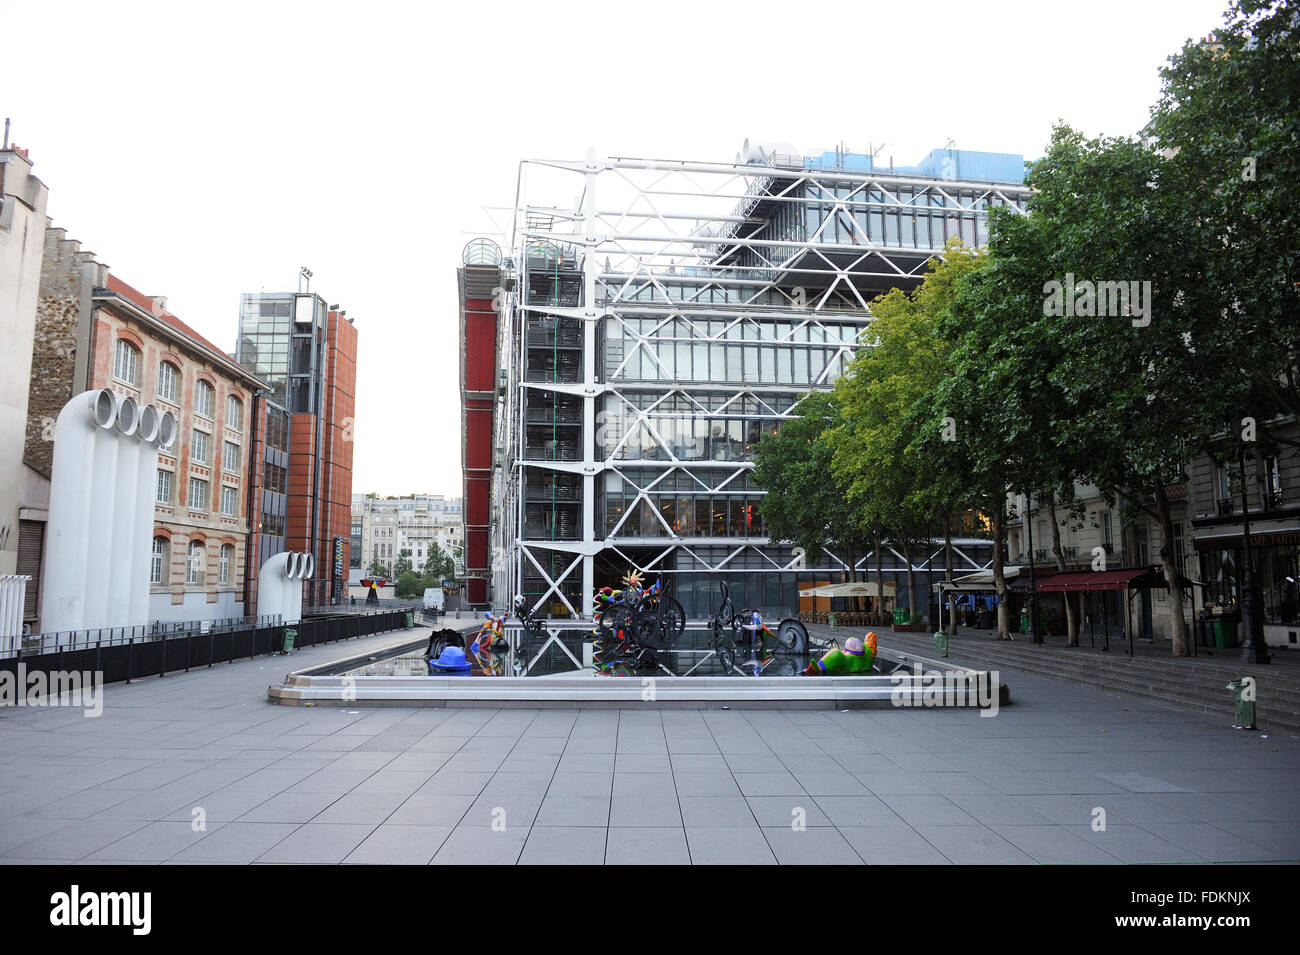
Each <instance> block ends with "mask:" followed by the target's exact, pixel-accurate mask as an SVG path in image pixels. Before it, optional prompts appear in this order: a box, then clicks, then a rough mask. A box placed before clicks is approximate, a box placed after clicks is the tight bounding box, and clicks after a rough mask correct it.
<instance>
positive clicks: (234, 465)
mask: <svg viewBox="0 0 1300 955" xmlns="http://www.w3.org/2000/svg"><path fill="white" fill-rule="evenodd" d="M239 461H240V454H239V445H237V444H235V443H234V442H233V441H227V442H225V444H224V446H223V447H222V449H221V466H222V467H223V468H225V469H226V470H227V471H235V472H238V471H239Z"/></svg>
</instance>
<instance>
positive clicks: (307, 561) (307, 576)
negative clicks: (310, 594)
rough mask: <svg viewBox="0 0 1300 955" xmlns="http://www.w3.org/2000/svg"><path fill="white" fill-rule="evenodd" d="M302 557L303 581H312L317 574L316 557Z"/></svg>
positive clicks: (304, 555)
mask: <svg viewBox="0 0 1300 955" xmlns="http://www.w3.org/2000/svg"><path fill="white" fill-rule="evenodd" d="M302 556H303V561H302V579H303V580H311V578H312V576H313V575H314V574H315V573H316V555H315V554H303V555H302Z"/></svg>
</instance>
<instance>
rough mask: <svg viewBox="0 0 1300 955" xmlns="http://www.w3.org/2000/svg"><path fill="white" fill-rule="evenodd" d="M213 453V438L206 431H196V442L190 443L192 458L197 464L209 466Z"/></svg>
mask: <svg viewBox="0 0 1300 955" xmlns="http://www.w3.org/2000/svg"><path fill="white" fill-rule="evenodd" d="M211 452H212V436H211V435H209V434H208V433H207V432H206V431H199V430H198V429H197V428H196V429H195V430H194V440H193V441H191V442H190V457H191V458H192V459H193V461H194V462H195V463H196V464H207V463H208V455H209V454H211Z"/></svg>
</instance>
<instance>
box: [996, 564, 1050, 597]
mask: <svg viewBox="0 0 1300 955" xmlns="http://www.w3.org/2000/svg"><path fill="white" fill-rule="evenodd" d="M1059 573H1060V572H1059V571H1058V570H1057V569H1056V568H1055V567H1038V568H1036V569H1035V570H1034V579H1035V580H1036V581H1037V588H1038V589H1039V590H1042V589H1043V583H1044V581H1046V580H1047V578H1049V577H1055V576H1057V575H1058V574H1059ZM1007 589H1008V590H1014V591H1015V592H1016V593H1020V594H1027V593H1029V592H1030V591H1031V590H1033V589H1034V588H1033V587H1031V586H1030V579H1029V571H1028V570H1026V569H1025V568H1023V567H1022V568H1021V569H1020V576H1018V577H1017V578H1016V579H1015V580H1013V581H1011V582H1010V583H1009V584H1007Z"/></svg>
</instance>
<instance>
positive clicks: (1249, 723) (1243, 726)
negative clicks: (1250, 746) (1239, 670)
mask: <svg viewBox="0 0 1300 955" xmlns="http://www.w3.org/2000/svg"><path fill="white" fill-rule="evenodd" d="M1228 689H1229V690H1231V691H1232V699H1233V702H1235V703H1236V704H1237V722H1236V723H1234V724H1233V728H1234V729H1239V730H1253V729H1255V681H1254V680H1253V679H1251V678H1250V677H1248V676H1247V677H1242V678H1241V679H1240V680H1233V681H1232V682H1231V683H1229V684H1228Z"/></svg>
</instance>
